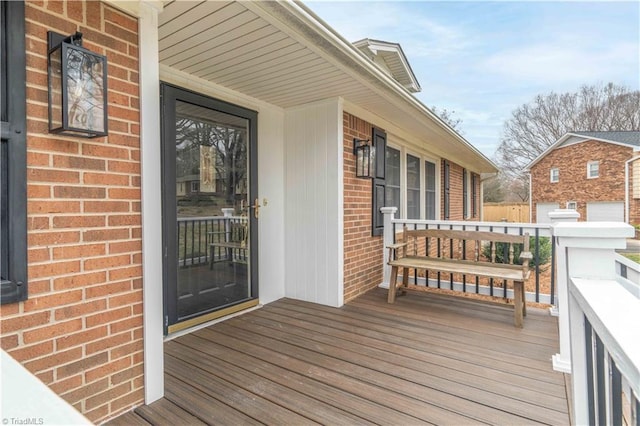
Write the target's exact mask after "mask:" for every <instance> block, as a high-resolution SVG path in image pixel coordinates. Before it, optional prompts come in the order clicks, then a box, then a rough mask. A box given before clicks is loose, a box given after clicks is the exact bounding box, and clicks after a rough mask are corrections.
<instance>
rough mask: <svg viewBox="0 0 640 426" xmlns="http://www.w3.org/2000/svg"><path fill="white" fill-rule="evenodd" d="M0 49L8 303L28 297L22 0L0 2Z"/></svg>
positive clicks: (0, 215)
mask: <svg viewBox="0 0 640 426" xmlns="http://www.w3.org/2000/svg"><path fill="white" fill-rule="evenodd" d="M0 51H1V53H0V121H1V122H0V135H1V143H0V289H1V293H0V302H1V303H2V304H4V303H12V302H17V301H20V300H25V299H26V298H27V209H26V201H27V200H26V195H27V187H26V185H27V184H26V180H27V163H26V156H27V151H26V64H25V57H26V53H25V21H24V2H21V1H16V2H13V1H1V2H0ZM9 59H10V60H9Z"/></svg>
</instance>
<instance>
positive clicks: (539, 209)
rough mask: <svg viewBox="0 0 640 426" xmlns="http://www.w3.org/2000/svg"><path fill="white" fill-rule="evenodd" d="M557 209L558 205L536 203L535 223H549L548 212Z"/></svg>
mask: <svg viewBox="0 0 640 426" xmlns="http://www.w3.org/2000/svg"><path fill="white" fill-rule="evenodd" d="M557 208H559V206H558V203H538V204H536V222H537V223H550V222H551V219H550V218H549V212H552V211H554V210H555V209H557Z"/></svg>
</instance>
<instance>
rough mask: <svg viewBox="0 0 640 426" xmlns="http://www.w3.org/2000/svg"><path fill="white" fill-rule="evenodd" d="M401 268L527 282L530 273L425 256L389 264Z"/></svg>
mask: <svg viewBox="0 0 640 426" xmlns="http://www.w3.org/2000/svg"><path fill="white" fill-rule="evenodd" d="M389 265H391V266H397V267H399V268H417V269H433V270H438V271H442V272H453V273H459V274H465V275H477V276H483V277H494V278H502V279H505V280H526V279H527V278H528V277H529V272H528V271H527V273H526V275H525V276H523V271H522V266H521V265H508V264H502V263H489V262H474V261H472V260H458V259H441V258H429V257H425V256H406V257H403V258H401V259H398V260H392V261H390V262H389Z"/></svg>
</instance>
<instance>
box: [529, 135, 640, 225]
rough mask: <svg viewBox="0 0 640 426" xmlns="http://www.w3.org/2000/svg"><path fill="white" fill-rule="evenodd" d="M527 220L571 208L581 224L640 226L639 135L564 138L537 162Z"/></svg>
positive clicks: (544, 219) (538, 219)
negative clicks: (585, 222) (602, 223)
mask: <svg viewBox="0 0 640 426" xmlns="http://www.w3.org/2000/svg"><path fill="white" fill-rule="evenodd" d="M527 169H528V170H529V172H530V176H531V179H530V185H531V202H530V203H531V204H530V208H531V215H532V216H531V217H532V221H533V222H548V221H549V218H548V216H547V214H548V213H549V211H551V210H554V209H557V208H561V209H565V208H571V209H575V210H577V211H578V213H579V214H580V220H583V221H584V220H586V221H619V222H623V221H624V222H627V223H630V224H640V132H638V131H627V132H613V131H611V132H571V133H567V134H566V135H564V136H563V137H561V138H560V139H558V141H557V142H556V143H554V144H553V145H551V146H550V147H549V148H548V149H547V150H546V151H545V152H543V153H542V154H541V155H540V156H538V158H536V159H535V160H534V161H533V162H532V163H531V164H529V166H528V167H527Z"/></svg>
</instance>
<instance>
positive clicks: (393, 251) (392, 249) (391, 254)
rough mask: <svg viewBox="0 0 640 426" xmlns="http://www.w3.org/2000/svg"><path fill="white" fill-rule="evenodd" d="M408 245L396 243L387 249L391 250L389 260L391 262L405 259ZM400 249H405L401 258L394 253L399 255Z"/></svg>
mask: <svg viewBox="0 0 640 426" xmlns="http://www.w3.org/2000/svg"><path fill="white" fill-rule="evenodd" d="M407 244H408V243H407V242H404V243H396V244H390V245H388V246H387V248H388V249H389V260H390V261H391V260H394V259H399V258H401V257H404V256H405V254H406V252H407V249H406V247H407ZM398 249H404V250H402V251H403V253H402V255H401V256H397V255H394V253H397V250H398Z"/></svg>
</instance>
